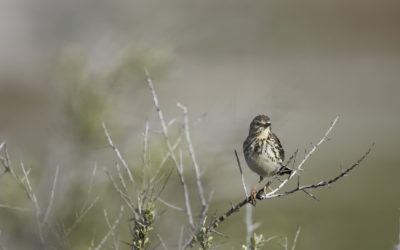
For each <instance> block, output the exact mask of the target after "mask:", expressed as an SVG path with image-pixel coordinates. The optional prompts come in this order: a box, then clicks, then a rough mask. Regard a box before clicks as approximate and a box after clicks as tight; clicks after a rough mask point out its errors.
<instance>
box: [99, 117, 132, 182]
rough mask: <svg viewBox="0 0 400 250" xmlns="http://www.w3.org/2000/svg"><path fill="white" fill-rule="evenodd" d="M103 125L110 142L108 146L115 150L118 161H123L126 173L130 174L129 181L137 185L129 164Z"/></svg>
mask: <svg viewBox="0 0 400 250" xmlns="http://www.w3.org/2000/svg"><path fill="white" fill-rule="evenodd" d="M102 125H103V129H104V133H105V134H106V137H107V140H108V145H109V146H110V147H111V148H112V149H113V150H114V152H115V154H116V155H117V157H118V159H119V160H120V161H121V163H122V166H124V168H125V169H126V172H128V176H129V180H130V181H131V182H132V184H133V183H135V181H134V180H133V176H132V173H131V170H130V169H129V166H128V164H127V163H126V161H125V160H124V158H123V157H122V155H121V152H120V151H119V150H118V148H117V146H115V144H114V142H113V140H112V138H111V135H110V133H109V132H108V130H107V127H106V124H105V122H104V121H103V122H102Z"/></svg>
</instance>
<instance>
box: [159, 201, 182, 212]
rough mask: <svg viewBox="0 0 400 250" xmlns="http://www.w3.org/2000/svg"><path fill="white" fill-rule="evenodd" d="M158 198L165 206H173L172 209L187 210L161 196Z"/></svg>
mask: <svg viewBox="0 0 400 250" xmlns="http://www.w3.org/2000/svg"><path fill="white" fill-rule="evenodd" d="M157 200H158V201H160V202H161V203H162V204H164V205H165V206H167V207H170V208H172V209H175V210H178V211H185V210H184V209H183V208H181V207H178V206H175V205H172V204H171V203H168V202H166V201H164V200H163V199H161V198H158V199H157Z"/></svg>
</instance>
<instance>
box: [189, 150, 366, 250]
mask: <svg viewBox="0 0 400 250" xmlns="http://www.w3.org/2000/svg"><path fill="white" fill-rule="evenodd" d="M373 146H374V144H372V146H371V147H370V148H369V149H368V151H367V152H366V153H365V154H364V155H363V156H362V157H361V158H360V159H359V160H358V161H356V162H355V163H354V164H353V165H351V166H350V167H349V168H347V169H346V170H344V171H343V172H342V173H340V174H339V175H337V176H335V177H334V178H332V179H330V180H328V181H321V182H319V183H317V184H312V185H307V186H301V187H299V186H298V187H296V188H294V189H292V190H289V191H287V192H284V193H281V194H270V195H267V196H266V197H265V196H261V197H260V196H257V199H272V198H277V197H281V196H285V195H289V194H292V193H295V192H297V191H300V190H306V189H311V188H320V187H323V186H328V185H330V184H332V183H334V182H336V181H337V180H339V179H340V178H342V177H344V176H346V175H347V174H348V173H349V172H350V171H351V170H353V169H354V168H355V167H357V166H359V165H360V164H361V162H362V161H363V160H364V159H365V158H366V157H367V156H368V154H369V153H370V152H371V150H372V148H373ZM263 190H264V188H261V189H260V190H259V191H258V192H257V193H260V192H263ZM251 202H252V198H251V197H247V198H246V199H244V200H242V201H241V202H239V203H238V204H236V205H234V206H232V207H231V208H230V209H229V210H228V211H227V212H225V213H224V214H223V215H221V216H220V217H218V218H216V219H214V220H213V221H212V222H211V223H210V225H209V226H208V227H207V232H211V230H213V229H215V228H216V227H218V226H219V225H220V224H221V223H222V222H223V221H225V220H226V218H228V217H229V216H231V215H232V214H233V213H235V212H238V211H239V210H240V208H241V207H243V206H244V205H246V204H247V203H251ZM198 236H200V234H198V235H196V237H198ZM196 237H193V238H192V239H191V240H190V241H188V242H187V243H186V244H185V246H184V248H188V247H190V246H192V245H193V243H194V242H195V238H196Z"/></svg>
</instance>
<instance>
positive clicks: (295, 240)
mask: <svg viewBox="0 0 400 250" xmlns="http://www.w3.org/2000/svg"><path fill="white" fill-rule="evenodd" d="M300 231H301V227H299V229H297V232H296V235H295V236H294V239H293V245H292V250H295V248H296V243H297V238H299V234H300Z"/></svg>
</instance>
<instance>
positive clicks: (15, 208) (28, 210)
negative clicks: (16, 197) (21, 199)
mask: <svg viewBox="0 0 400 250" xmlns="http://www.w3.org/2000/svg"><path fill="white" fill-rule="evenodd" d="M0 208H7V209H12V210H17V211H21V212H32V209H29V208H23V207H14V206H9V205H6V204H0Z"/></svg>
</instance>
